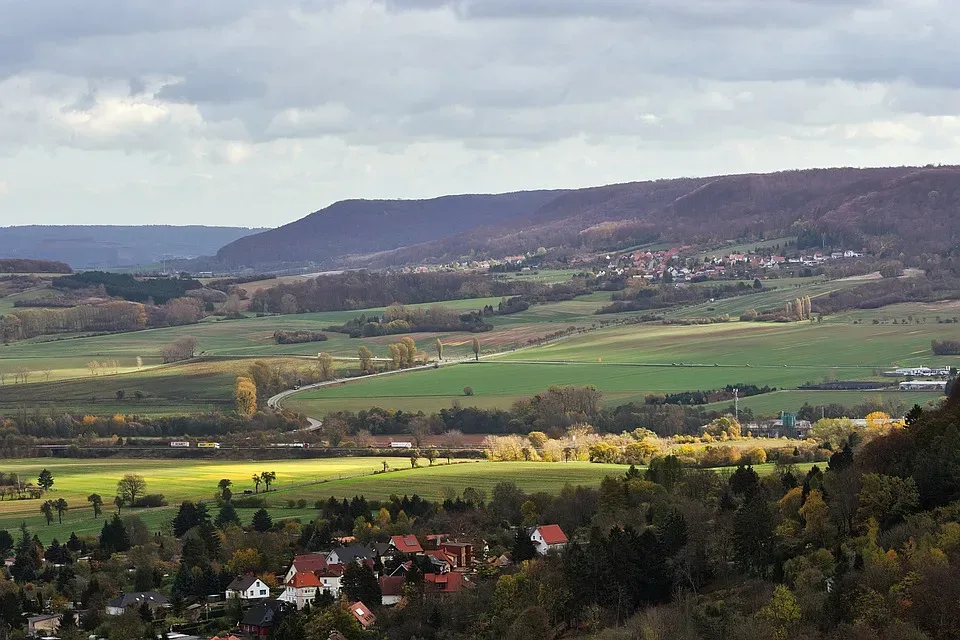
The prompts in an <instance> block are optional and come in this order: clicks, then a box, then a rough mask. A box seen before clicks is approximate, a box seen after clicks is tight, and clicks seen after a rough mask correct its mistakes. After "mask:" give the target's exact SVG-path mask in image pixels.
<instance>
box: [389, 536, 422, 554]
mask: <svg viewBox="0 0 960 640" xmlns="http://www.w3.org/2000/svg"><path fill="white" fill-rule="evenodd" d="M390 546H392V547H394V548H395V549H396V550H397V551H399V552H400V553H423V547H421V546H420V541H419V540H417V536H415V535H406V536H393V537H392V538H390Z"/></svg>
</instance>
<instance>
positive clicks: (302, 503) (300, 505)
mask: <svg viewBox="0 0 960 640" xmlns="http://www.w3.org/2000/svg"><path fill="white" fill-rule="evenodd" d="M306 508H307V501H306V500H304V499H303V498H300V499H299V500H297V509H306Z"/></svg>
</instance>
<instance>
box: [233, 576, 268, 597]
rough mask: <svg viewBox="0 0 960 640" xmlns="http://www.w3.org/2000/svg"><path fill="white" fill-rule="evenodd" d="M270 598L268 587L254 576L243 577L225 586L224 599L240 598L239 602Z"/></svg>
mask: <svg viewBox="0 0 960 640" xmlns="http://www.w3.org/2000/svg"><path fill="white" fill-rule="evenodd" d="M269 597H270V587H268V586H267V585H266V583H265V582H263V580H261V579H260V578H257V577H256V576H243V577H241V578H237V579H235V580H234V581H233V582H231V583H230V584H229V585H227V592H226V598H227V600H229V599H230V598H240V599H241V600H258V599H260V598H269Z"/></svg>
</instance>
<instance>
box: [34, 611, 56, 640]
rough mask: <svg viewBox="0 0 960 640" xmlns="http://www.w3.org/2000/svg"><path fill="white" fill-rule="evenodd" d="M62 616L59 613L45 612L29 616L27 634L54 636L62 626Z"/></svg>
mask: <svg viewBox="0 0 960 640" xmlns="http://www.w3.org/2000/svg"><path fill="white" fill-rule="evenodd" d="M61 617H62V616H61V615H60V614H59V613H45V614H43V615H39V616H33V617H30V618H27V635H28V636H40V637H43V636H52V635H53V634H55V633H56V632H57V629H59V628H60V619H61Z"/></svg>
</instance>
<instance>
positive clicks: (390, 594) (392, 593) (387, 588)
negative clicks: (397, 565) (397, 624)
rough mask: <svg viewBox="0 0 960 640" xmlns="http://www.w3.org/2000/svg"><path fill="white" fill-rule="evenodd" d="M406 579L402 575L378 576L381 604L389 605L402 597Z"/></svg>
mask: <svg viewBox="0 0 960 640" xmlns="http://www.w3.org/2000/svg"><path fill="white" fill-rule="evenodd" d="M405 584H407V579H406V578H405V577H403V576H383V577H381V578H380V593H381V594H382V596H383V597H382V598H381V604H382V605H383V606H385V607H391V606H393V605H395V604H397V603H398V602H400V600H401V598H403V586H404V585H405Z"/></svg>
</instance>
